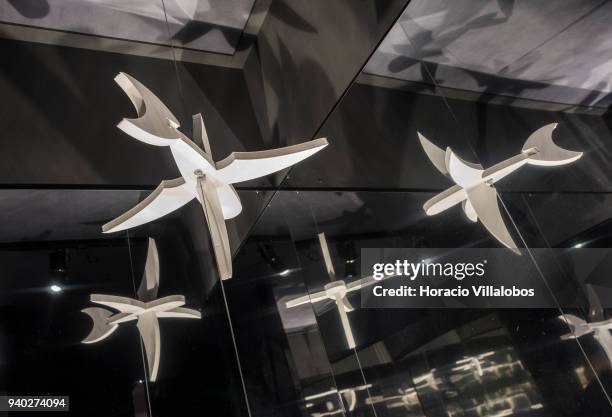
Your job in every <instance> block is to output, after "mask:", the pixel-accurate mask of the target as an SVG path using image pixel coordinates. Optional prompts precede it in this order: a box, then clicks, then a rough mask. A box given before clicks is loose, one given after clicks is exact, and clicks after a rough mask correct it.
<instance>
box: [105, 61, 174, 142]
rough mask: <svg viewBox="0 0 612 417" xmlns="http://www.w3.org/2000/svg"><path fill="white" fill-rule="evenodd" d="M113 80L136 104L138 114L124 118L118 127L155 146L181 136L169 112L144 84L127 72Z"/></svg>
mask: <svg viewBox="0 0 612 417" xmlns="http://www.w3.org/2000/svg"><path fill="white" fill-rule="evenodd" d="M115 82H116V83H117V84H118V85H119V87H121V88H122V89H123V91H124V92H125V94H127V96H128V97H129V99H130V100H131V101H132V104H133V105H134V107H135V108H136V113H137V115H138V118H136V119H123V120H122V121H121V122H119V124H118V125H117V127H118V128H119V129H121V130H123V131H124V132H125V133H127V134H128V135H130V136H132V137H133V138H134V139H138V140H139V141H142V142H145V143H148V144H149V145H156V146H169V145H171V144H172V143H173V142H174V141H176V140H177V139H180V138H182V137H184V135H183V134H182V133H181V132H180V131H178V129H177V128H178V127H179V122H178V120H177V118H176V117H175V116H174V115H173V114H172V112H171V111H170V110H169V109H168V108H167V107H166V106H165V105H164V103H162V101H161V100H160V99H159V98H157V96H156V95H155V94H153V93H152V92H151V91H150V90H149V89H148V88H147V87H145V86H144V85H142V84H141V83H140V82H139V81H138V80H136V79H135V78H133V77H132V76H130V75H128V74H126V73H123V72H121V73H119V74H118V75H117V76H116V77H115Z"/></svg>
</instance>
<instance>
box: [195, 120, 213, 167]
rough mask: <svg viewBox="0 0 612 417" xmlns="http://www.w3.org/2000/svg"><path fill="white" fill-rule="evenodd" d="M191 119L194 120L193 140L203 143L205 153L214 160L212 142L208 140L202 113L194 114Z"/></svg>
mask: <svg viewBox="0 0 612 417" xmlns="http://www.w3.org/2000/svg"><path fill="white" fill-rule="evenodd" d="M191 119H192V120H193V138H194V139H195V140H199V141H200V142H201V143H202V147H203V148H204V152H206V153H207V154H208V156H210V158H211V160H212V151H211V150H210V141H209V140H208V133H207V132H206V126H205V125H204V117H203V116H202V113H198V114H194V115H193V116H191Z"/></svg>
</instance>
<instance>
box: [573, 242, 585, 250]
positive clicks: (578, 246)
mask: <svg viewBox="0 0 612 417" xmlns="http://www.w3.org/2000/svg"><path fill="white" fill-rule="evenodd" d="M583 246H584V243H582V242H581V243H576V244H575V245H574V247H575V248H576V249H578V248H581V247H583Z"/></svg>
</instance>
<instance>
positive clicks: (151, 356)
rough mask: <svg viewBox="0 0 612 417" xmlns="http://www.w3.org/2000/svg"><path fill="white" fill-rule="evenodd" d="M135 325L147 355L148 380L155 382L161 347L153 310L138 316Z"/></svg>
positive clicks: (157, 323) (157, 322)
mask: <svg viewBox="0 0 612 417" xmlns="http://www.w3.org/2000/svg"><path fill="white" fill-rule="evenodd" d="M136 327H138V331H139V332H140V337H141V338H142V343H143V345H144V348H145V354H146V356H147V365H148V368H149V380H150V381H152V382H155V380H156V379H157V371H158V370H159V358H160V347H161V346H160V344H161V341H160V335H159V321H158V320H157V317H156V316H155V313H154V312H148V313H145V314H142V315H140V316H139V317H138V323H137V324H136Z"/></svg>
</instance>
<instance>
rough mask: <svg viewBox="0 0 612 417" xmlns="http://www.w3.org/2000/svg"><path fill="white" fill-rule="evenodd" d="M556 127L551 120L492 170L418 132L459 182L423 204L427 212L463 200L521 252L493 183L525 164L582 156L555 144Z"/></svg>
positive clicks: (473, 216) (435, 160)
mask: <svg viewBox="0 0 612 417" xmlns="http://www.w3.org/2000/svg"><path fill="white" fill-rule="evenodd" d="M556 127H557V123H551V124H548V125H546V126H543V127H541V128H539V129H538V130H536V131H535V132H533V133H532V134H531V136H529V138H528V139H527V141H526V142H525V145H524V146H523V149H522V150H521V152H520V153H519V154H518V155H516V156H513V157H512V158H509V159H506V160H505V161H502V162H500V163H498V164H495V165H493V166H492V167H490V168H488V169H483V168H482V166H481V165H478V164H472V163H470V162H466V161H464V160H462V159H461V158H459V157H458V156H457V155H456V154H455V153H454V152H453V151H452V149H451V148H446V151H443V150H442V149H440V148H438V147H437V146H436V145H434V144H433V143H431V142H430V141H429V140H428V139H427V138H426V137H425V136H423V135H422V134H421V133H420V132H417V134H418V136H419V140H420V141H421V145H422V146H423V149H424V150H425V153H426V154H427V156H428V157H429V159H430V160H431V162H432V164H433V165H434V166H435V167H436V168H437V169H438V171H440V172H441V173H442V174H444V175H445V176H447V177H449V178H450V179H451V180H452V181H453V182H454V183H455V184H456V185H454V186H452V187H450V188H448V189H447V190H445V191H443V192H441V193H440V194H438V195H436V196H435V197H433V198H431V199H430V200H428V201H427V202H426V203H425V204H424V205H423V208H424V209H425V213H427V215H429V216H433V215H435V214H438V213H441V212H443V211H445V210H447V209H449V208H451V207H452V206H454V205H456V204H459V203H461V204H462V207H463V211H464V212H465V214H466V216H467V217H468V219H470V220H471V221H473V222H476V221H478V220H479V219H480V221H481V223H482V224H483V225H484V227H485V228H486V229H487V230H488V231H489V233H491V234H492V235H493V237H495V238H496V239H497V240H498V241H499V242H501V243H502V244H503V245H504V246H506V247H508V248H510V249H511V250H512V251H514V252H516V253H518V254H520V251H519V249H518V248H517V246H516V243H514V240H512V237H511V236H510V233H509V232H508V229H507V228H506V224H505V223H504V220H503V218H502V215H501V212H500V210H499V205H498V203H497V190H496V189H495V187H494V185H493V184H495V183H496V182H497V181H499V180H501V179H502V178H504V177H506V176H508V175H509V174H511V173H512V172H514V171H516V170H517V169H519V168H520V167H522V166H523V165H525V164H531V165H541V166H558V165H565V164H570V163H572V162H574V161H576V160H577V159H579V158H580V157H581V156H582V152H573V151H568V150H566V149H563V148H560V147H559V146H557V145H555V143H554V142H553V139H552V132H553V130H554V129H555V128H556Z"/></svg>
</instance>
